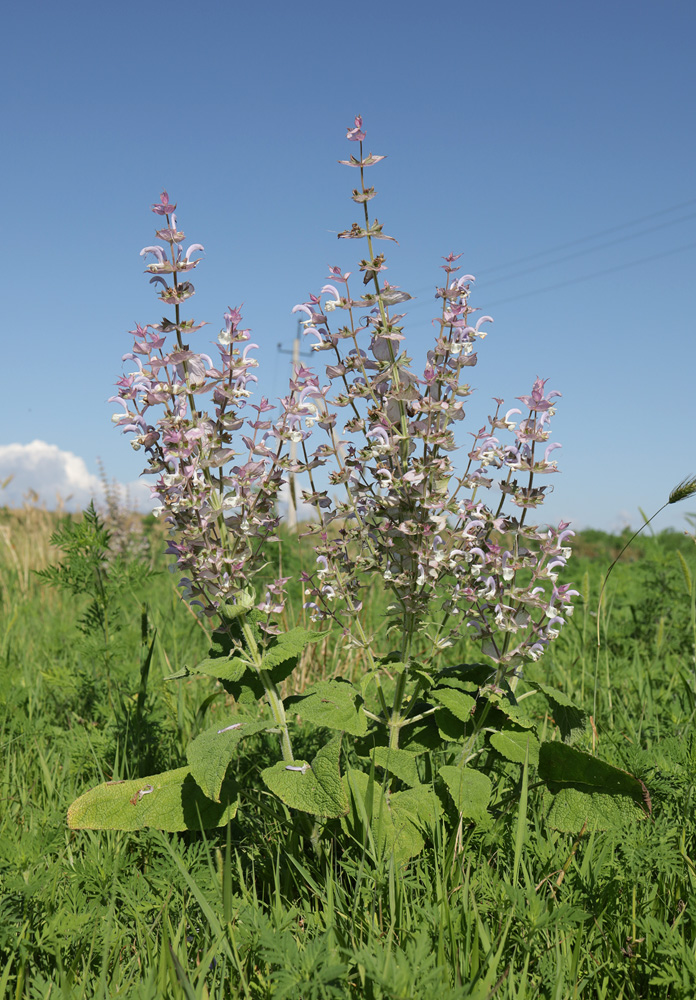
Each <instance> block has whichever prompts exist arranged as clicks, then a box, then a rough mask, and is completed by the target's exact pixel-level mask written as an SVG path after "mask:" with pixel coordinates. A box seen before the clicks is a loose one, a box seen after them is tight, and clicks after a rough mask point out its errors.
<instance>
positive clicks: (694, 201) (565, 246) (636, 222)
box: [485, 198, 696, 274]
mask: <svg viewBox="0 0 696 1000" xmlns="http://www.w3.org/2000/svg"><path fill="white" fill-rule="evenodd" d="M692 205H696V198H691V199H689V201H682V202H679V204H678V205H671V206H670V207H669V208H662V209H660V211H659V212H651V213H650V214H649V215H642V216H640V218H638V219H632V220H631V221H630V222H622V223H621V224H620V225H618V226H612V227H611V228H610V229H602V230H600V231H599V232H597V233H592V234H591V235H590V236H581V237H580V238H579V239H576V240H571V241H570V242H569V243H559V244H557V245H556V246H554V247H549V249H548V250H538V251H537V252H536V253H533V254H526V255H525V256H524V257H518V258H517V259H516V260H511V261H509V262H508V263H507V264H496V265H494V266H493V267H489V268H486V269H485V272H486V274H491V273H492V272H493V271H506V270H507V269H508V268H509V267H517V265H518V264H526V263H527V261H529V260H537V259H538V258H539V257H547V256H548V255H549V254H552V253H558V252H559V251H561V250H569V249H570V248H571V247H575V246H579V245H580V244H581V243H589V242H591V241H592V240H598V239H601V237H602V236H611V234H612V233H618V232H620V231H621V230H622V229H630V228H631V227H632V226H640V225H641V224H642V223H643V222H649V221H650V220H651V219H657V218H659V217H660V216H661V215H669V213H670V212H677V211H678V210H679V209H681V208H689V207H691V206H692Z"/></svg>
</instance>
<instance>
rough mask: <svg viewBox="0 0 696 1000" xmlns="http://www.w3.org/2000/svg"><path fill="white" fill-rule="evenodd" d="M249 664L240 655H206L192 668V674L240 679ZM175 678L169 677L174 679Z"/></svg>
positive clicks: (222, 679) (219, 678)
mask: <svg viewBox="0 0 696 1000" xmlns="http://www.w3.org/2000/svg"><path fill="white" fill-rule="evenodd" d="M248 669H249V664H248V663H247V662H246V660H242V659H241V658H240V657H239V656H230V657H229V658H228V657H226V656H206V658H205V659H204V660H201V661H200V663H197V664H196V666H195V667H193V668H192V669H191V673H192V674H205V675H206V676H207V677H216V678H217V679H218V680H219V681H240V680H241V679H242V677H243V676H244V674H245V673H246V671H247V670H248ZM172 679H173V678H168V680H172Z"/></svg>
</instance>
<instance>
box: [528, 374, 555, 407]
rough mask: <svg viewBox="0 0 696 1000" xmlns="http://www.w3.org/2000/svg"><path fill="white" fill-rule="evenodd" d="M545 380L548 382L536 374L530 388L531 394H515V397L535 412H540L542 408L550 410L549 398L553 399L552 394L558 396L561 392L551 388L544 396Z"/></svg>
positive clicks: (546, 380)
mask: <svg viewBox="0 0 696 1000" xmlns="http://www.w3.org/2000/svg"><path fill="white" fill-rule="evenodd" d="M547 382H548V379H547V378H545V379H541V378H539V376H538V375H537V378H536V381H535V383H534V386H533V388H532V395H531V396H517V399H519V401H520V402H521V403H524V405H525V406H528V407H529V409H530V410H536V411H537V412H540V411H542V410H550V409H551V407H552V406H553V403H552V402H551V400H552V399H553V397H554V396H560V395H561V393H560V392H556V391H555V390H553V391H552V392H550V393H549V394H548V396H544V386H545V385H546V383H547Z"/></svg>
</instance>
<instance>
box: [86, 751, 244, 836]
mask: <svg viewBox="0 0 696 1000" xmlns="http://www.w3.org/2000/svg"><path fill="white" fill-rule="evenodd" d="M238 804H239V795H238V786H237V784H236V783H235V782H232V781H225V782H223V785H222V789H221V794H220V802H219V803H217V802H213V801H212V800H211V799H209V798H207V797H206V796H205V795H204V793H203V791H202V790H201V788H200V787H199V785H197V784H196V782H195V780H194V778H193V775H192V774H191V772H190V770H189V768H188V767H179V768H177V769H176V770H175V771H164V772H163V773H162V774H152V775H150V776H149V777H147V778H138V779H136V780H132V781H107V782H105V783H104V784H102V785H97V787H96V788H92V789H90V791H88V792H85V794H84V795H81V796H80V797H79V799H75V801H74V802H73V804H72V805H71V806H70V808H69V809H68V826H69V827H70V828H71V829H73V830H142V829H143V828H144V827H146V826H152V827H155V828H156V829H158V830H167V831H169V832H171V833H175V832H178V831H180V830H207V829H210V828H212V827H216V826H224V824H225V823H227V822H228V821H229V820H231V819H232V818H233V817H234V816H235V814H236V812H237V806H238Z"/></svg>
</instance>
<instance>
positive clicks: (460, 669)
mask: <svg viewBox="0 0 696 1000" xmlns="http://www.w3.org/2000/svg"><path fill="white" fill-rule="evenodd" d="M494 674H495V670H494V669H492V668H491V664H490V663H459V664H456V665H453V666H449V667H443V669H442V670H439V671H438V672H437V675H436V677H437V680H438V681H439V683H440V684H446V685H447V686H448V687H459V688H461V690H462V691H469V692H472V693H474V694H475V693H476V692H477V691H478V689H479V688H481V687H485V686H486V684H488V682H489V681H490V679H491V677H492V676H493V675H494Z"/></svg>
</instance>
